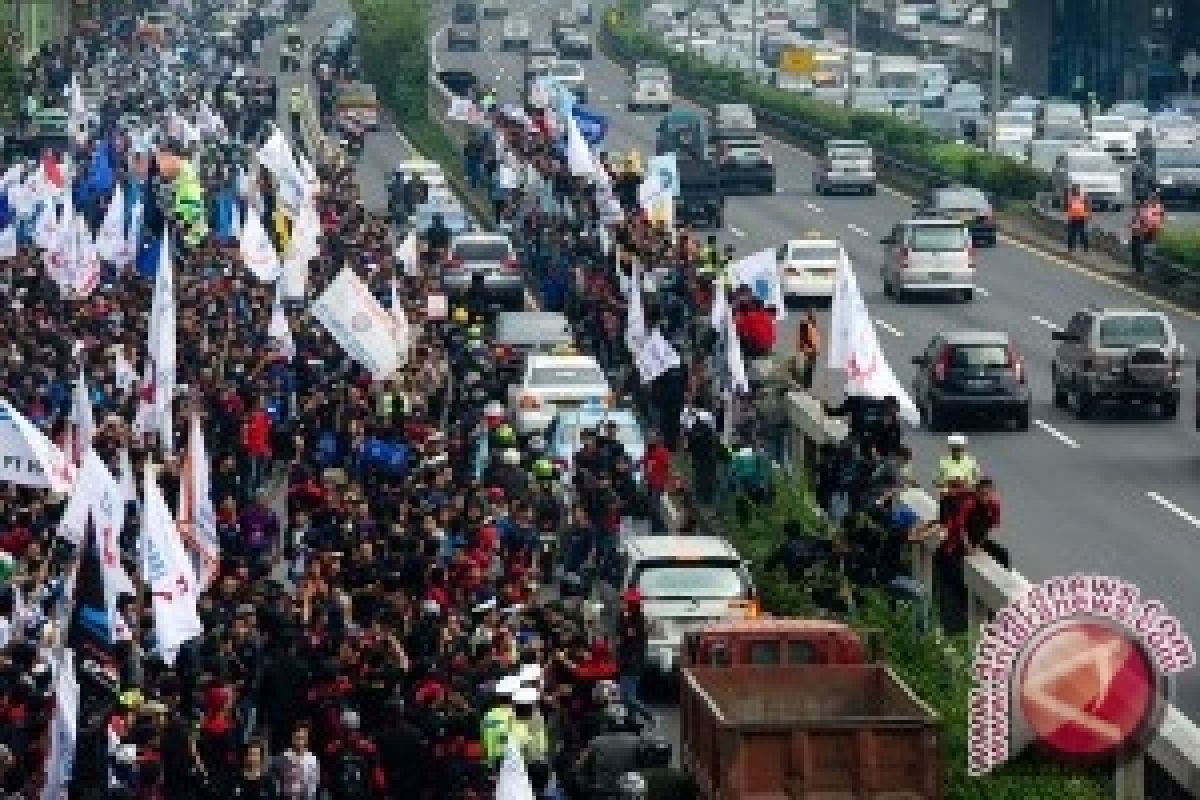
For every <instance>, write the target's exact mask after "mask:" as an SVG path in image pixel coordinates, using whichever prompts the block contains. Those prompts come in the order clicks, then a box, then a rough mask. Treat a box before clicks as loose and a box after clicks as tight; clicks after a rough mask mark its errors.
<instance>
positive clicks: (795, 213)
mask: <svg viewBox="0 0 1200 800" xmlns="http://www.w3.org/2000/svg"><path fill="white" fill-rule="evenodd" d="M558 1H559V2H563V0H558ZM554 8H555V6H554V5H553V4H552V3H551V2H548V1H547V0H536V1H535V2H532V3H530V4H529V5H528V6H526V7H525V8H524V9H522V12H523V13H525V14H526V15H527V16H528V17H529V18H530V19H531V20H533V22H534V26H535V40H537V39H538V38H546V37H547V36H548V33H547V30H546V27H547V25H548V20H549V19H551V18H552V17H553V10H554ZM597 16H599V14H597ZM500 25H501V23H499V22H495V21H486V22H484V33H485V36H484V49H483V51H482V52H478V53H446V52H445V47H444V45H445V41H444V35H439V36H438V40H437V43H436V44H437V47H436V52H437V56H436V57H437V59H438V61H439V62H440V64H441V65H442V67H443V68H465V69H470V70H472V71H474V72H476V74H478V75H479V76H480V77H481V79H482V80H483V81H490V82H494V85H495V87H496V88H497V90H498V92H499V95H500V99H501V101H502V102H503V101H514V100H516V99H517V97H518V90H519V83H520V76H521V69H522V64H521V56H520V55H519V54H517V53H503V52H500V51H499V49H498V40H499V35H500V34H499V31H500ZM585 69H586V72H587V77H588V85H589V91H590V95H591V99H592V104H593V107H595V108H597V110H599V111H601V112H602V113H605V114H607V115H608V116H609V117H610V120H611V122H610V133H609V139H608V141H607V142H606V143H605V145H604V147H605V149H607V150H609V151H610V152H624V151H627V150H628V149H630V148H637V149H638V150H639V151H640V152H641V153H643V154H647V153H651V152H652V150H653V143H654V142H653V130H654V126H655V124H656V120H657V119H658V116H657V115H654V114H630V113H627V111H626V110H625V107H624V102H625V99H626V97H627V94H628V90H629V82H628V79H627V77H626V75H625V74H624V73H623V72H622V71H621V70H620V69H619V68H618V67H617V66H615V65H614V64H612V63H610V62H608V61H606V60H604V59H603V58H601V57H599V54H597V58H596V59H595V60H593V61H590V62H585ZM771 151H772V156H773V158H774V160H775V163H776V164H777V165H778V169H779V173H778V192H777V194H776V195H775V196H771V197H752V198H733V199H731V200H730V204H729V207H728V208H727V211H726V226H727V227H726V229H725V230H724V231H723V232H722V238H723V239H724V240H725V241H728V242H731V243H733V244H734V245H735V246H736V247H737V250H738V252H739V253H741V254H748V253H751V252H754V251H757V250H759V249H762V248H767V247H775V246H777V245H779V244H780V243H781V242H783V241H784V240H786V239H788V238H791V237H796V236H800V235H803V234H804V233H805V232H808V231H821V232H824V233H826V234H828V235H831V236H834V237H837V238H839V239H841V240H842V241H843V243H844V244H845V246H846V247H847V249H848V251H849V253H850V255H851V257H852V259H853V260H854V263H855V265H856V269H857V272H858V276H859V282H860V285H861V286H862V287H863V290H864V292H865V293H866V295H867V301H868V303H869V305H870V306H871V310H872V315H873V316H874V317H875V318H876V319H877V320H878V325H879V335H880V337H881V340H882V343H883V346H884V349H885V351H886V352H887V354H888V357H889V359H890V360H891V364H892V366H893V368H894V369H895V371H896V373H897V374H898V375H899V376H900V378H901V380H903V381H905V382H907V381H908V379H909V378H910V376H911V374H912V367H911V364H910V359H911V357H912V356H913V355H915V354H916V353H918V352H919V351H920V350H921V349H922V348H923V347H924V346H925V344H926V343H927V342H928V341H929V339H930V337H931V336H932V335H934V334H935V333H937V332H939V331H944V330H954V329H988V330H1006V331H1009V332H1011V334H1012V335H1013V336H1014V337H1015V340H1016V342H1017V343H1018V345H1019V347H1020V350H1021V352H1022V354H1023V355H1024V357H1025V360H1026V364H1027V367H1028V369H1029V371H1030V373H1031V382H1032V386H1033V389H1034V396H1035V403H1034V410H1033V417H1034V419H1035V423H1034V425H1033V426H1032V428H1031V429H1030V431H1029V432H1028V433H1013V432H1002V431H986V430H980V431H971V432H970V436H971V449H972V450H973V451H974V452H975V454H976V455H977V457H979V458H980V460H981V462H982V463H983V465H984V468H985V470H986V471H987V472H988V473H990V474H992V475H994V476H995V477H996V479H997V480H998V482H999V485H1000V487H1001V489H1002V492H1003V498H1004V523H1003V532H1002V533H1001V536H1000V538H1001V539H1002V540H1003V541H1004V542H1005V543H1006V544H1007V545H1009V546H1010V547H1011V549H1012V551H1013V555H1014V559H1015V565H1016V568H1017V569H1018V570H1019V571H1021V572H1022V573H1024V574H1025V575H1026V576H1028V577H1029V578H1031V579H1035V580H1036V579H1041V578H1046V577H1049V576H1051V575H1056V574H1062V573H1067V572H1072V571H1098V572H1102V573H1107V574H1112V575H1119V576H1122V577H1124V578H1126V579H1130V580H1133V581H1136V582H1137V583H1138V584H1140V585H1141V586H1142V587H1143V589H1144V591H1145V592H1147V593H1149V594H1152V595H1155V596H1158V597H1160V598H1161V599H1163V600H1164V601H1165V602H1166V603H1167V604H1168V606H1169V607H1171V608H1172V610H1173V611H1174V612H1175V613H1176V614H1177V615H1179V616H1180V617H1181V619H1182V620H1183V622H1184V624H1185V625H1186V626H1187V628H1188V629H1189V630H1190V631H1192V632H1193V633H1194V634H1196V635H1200V585H1198V584H1197V582H1196V581H1195V580H1194V573H1193V571H1192V564H1194V560H1195V554H1196V552H1197V550H1200V500H1198V499H1197V498H1198V497H1200V494H1198V493H1197V491H1196V487H1197V483H1198V481H1200V436H1198V435H1197V434H1196V432H1195V431H1194V430H1193V428H1192V423H1191V420H1192V419H1193V415H1194V410H1193V406H1192V400H1191V397H1192V393H1193V381H1192V378H1191V376H1190V374H1189V377H1188V379H1187V383H1186V386H1185V401H1184V404H1183V409H1182V411H1181V413H1180V416H1179V420H1178V421H1173V422H1164V421H1161V420H1157V419H1149V418H1140V417H1138V416H1136V415H1129V414H1125V415H1110V416H1105V417H1102V418H1100V419H1097V420H1093V421H1088V422H1079V421H1076V420H1075V419H1074V418H1073V417H1071V416H1070V415H1069V414H1068V413H1066V412H1063V411H1059V410H1057V409H1054V408H1053V407H1052V406H1051V403H1050V385H1049V382H1050V363H1051V358H1052V355H1053V352H1054V343H1053V342H1052V341H1051V338H1050V334H1051V331H1052V330H1053V329H1054V328H1055V327H1056V326H1057V325H1062V324H1065V322H1066V320H1067V319H1068V317H1069V315H1070V314H1071V313H1072V312H1073V311H1075V310H1077V309H1079V308H1081V307H1083V306H1086V305H1089V304H1098V305H1104V306H1118V307H1130V306H1145V305H1149V306H1156V307H1162V306H1161V305H1160V304H1158V303H1157V302H1156V301H1154V300H1153V299H1152V298H1149V297H1142V296H1138V295H1137V294H1136V293H1135V292H1133V291H1130V290H1128V289H1125V288H1123V287H1121V286H1119V285H1117V284H1115V283H1114V282H1112V281H1108V280H1105V279H1103V278H1099V277H1096V276H1093V275H1091V274H1089V273H1087V272H1085V271H1082V270H1081V269H1079V268H1077V267H1074V266H1073V265H1071V264H1069V263H1066V262H1064V261H1062V260H1060V259H1057V258H1055V257H1052V256H1048V255H1044V254H1041V253H1038V252H1036V251H1033V250H1030V249H1029V248H1027V247H1024V246H1018V245H1015V244H1011V243H1007V242H1002V243H1001V245H1000V246H999V247H997V248H995V249H993V250H987V251H983V252H982V253H981V256H980V262H981V265H980V269H979V284H980V286H981V289H982V290H981V291H980V293H979V294H980V296H979V297H978V299H977V300H976V301H975V302H974V303H972V304H969V305H957V304H951V303H939V302H911V303H906V304H903V305H898V304H896V303H895V302H893V301H891V300H889V299H886V298H884V297H883V293H882V286H881V283H880V280H879V265H880V260H881V249H880V246H879V244H878V240H879V238H880V237H881V236H883V235H884V234H885V233H886V232H887V230H888V229H889V228H890V226H891V225H892V224H893V223H894V222H896V221H898V220H900V219H903V218H904V217H905V216H906V215H907V214H908V212H909V211H910V209H911V200H910V199H909V198H905V197H903V196H900V195H898V194H896V193H893V192H891V191H881V192H880V193H879V194H878V195H877V196H876V197H863V198H859V197H832V198H825V197H818V196H816V195H814V194H813V193H812V190H811V172H812V166H813V162H812V159H811V158H810V156H809V155H807V154H806V153H804V152H801V151H799V150H796V149H794V148H791V147H787V146H784V145H782V144H779V143H772V145H771ZM1166 310H1167V311H1168V312H1169V313H1170V315H1171V318H1172V319H1173V321H1174V323H1175V325H1176V326H1177V328H1178V330H1179V332H1180V335H1181V337H1182V339H1183V341H1185V342H1186V343H1187V344H1188V346H1189V348H1190V349H1191V350H1192V351H1193V352H1194V351H1195V350H1196V348H1197V347H1200V315H1198V314H1196V313H1195V312H1191V311H1187V310H1183V309H1177V308H1169V307H1168V308H1166ZM795 318H796V315H793V317H792V320H793V321H794V319H795ZM793 321H790V322H789V323H788V325H787V331H785V334H784V335H783V336H781V341H782V342H784V343H785V345H787V346H790V343H791V342H792V341H793V340H794V337H793V336H792V335H791V331H792V330H793V324H794V322H793ZM1189 373H1190V370H1189ZM835 384H836V381H835V380H834V379H833V376H830V375H822V376H821V377H820V380H819V384H818V389H819V390H820V392H821V393H822V394H824V395H825V396H826V397H827V398H829V399H836V398H837V396H838V394H839V387H838V386H837V385H835ZM910 442H911V446H912V447H913V449H914V453H915V456H916V466H917V474H918V475H922V476H928V475H929V474H931V472H932V468H933V464H934V462H935V460H936V458H937V457H938V456H939V455H940V454H941V453H942V451H943V437H942V436H940V435H936V436H935V435H931V434H928V433H926V432H924V431H917V432H913V433H912V434H911V436H910ZM1179 690H1180V691H1179V701H1180V705H1181V706H1182V708H1183V709H1184V711H1185V712H1188V713H1189V714H1190V715H1193V716H1194V715H1195V712H1197V711H1200V676H1198V675H1196V674H1192V675H1185V676H1184V677H1183V679H1182V680H1181V681H1180V685H1179Z"/></svg>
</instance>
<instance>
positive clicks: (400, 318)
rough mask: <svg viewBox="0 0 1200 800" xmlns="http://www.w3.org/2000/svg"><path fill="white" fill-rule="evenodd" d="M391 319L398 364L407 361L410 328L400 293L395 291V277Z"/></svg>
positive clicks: (393, 279)
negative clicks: (394, 327) (393, 324)
mask: <svg viewBox="0 0 1200 800" xmlns="http://www.w3.org/2000/svg"><path fill="white" fill-rule="evenodd" d="M391 312H392V321H393V322H394V323H395V325H396V358H397V359H399V361H400V366H402V367H403V366H404V365H405V364H407V363H408V352H409V349H410V348H411V347H412V330H411V329H410V327H409V324H408V314H406V313H404V306H403V305H402V304H401V303H400V294H399V293H398V292H397V291H396V279H395V278H392V308H391Z"/></svg>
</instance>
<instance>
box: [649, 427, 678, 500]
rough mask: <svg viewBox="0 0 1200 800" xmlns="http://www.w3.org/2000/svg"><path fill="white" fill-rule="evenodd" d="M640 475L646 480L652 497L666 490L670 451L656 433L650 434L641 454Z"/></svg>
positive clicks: (668, 478)
mask: <svg viewBox="0 0 1200 800" xmlns="http://www.w3.org/2000/svg"><path fill="white" fill-rule="evenodd" d="M642 477H643V478H644V479H645V481H646V489H647V490H648V491H649V492H650V494H651V495H652V496H653V497H658V496H659V495H661V494H662V493H663V492H665V491H666V490H667V484H668V483H669V482H670V479H671V451H670V450H668V449H667V446H666V445H665V444H663V442H662V437H661V436H659V435H658V434H657V433H652V434H650V444H649V446H647V447H646V453H645V455H643V456H642Z"/></svg>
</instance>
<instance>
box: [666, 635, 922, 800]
mask: <svg viewBox="0 0 1200 800" xmlns="http://www.w3.org/2000/svg"><path fill="white" fill-rule="evenodd" d="M719 628H725V630H723V631H722V630H719ZM722 642H723V643H724V644H723V645H722ZM772 643H774V644H772ZM688 644H692V645H694V646H695V649H691V650H690V651H689V652H688V653H686V654H685V656H684V658H685V659H687V663H685V664H684V666H683V670H682V681H681V686H680V701H679V728H680V745H681V761H682V766H683V768H684V769H685V770H686V771H687V772H688V773H689V775H690V776H691V778H692V780H693V781H694V782H695V785H696V787H697V788H698V790H699V796H700V797H701V798H705V800H818V798H820V800H832V799H833V798H846V799H847V800H849V799H850V798H854V800H885V799H886V800H940V799H941V798H942V796H943V786H942V783H943V775H942V765H941V755H940V752H939V749H938V729H939V726H940V722H939V720H938V718H937V716H936V715H935V714H934V713H933V712H932V711H931V710H930V709H929V708H928V707H927V706H926V705H925V704H924V703H923V702H922V701H921V700H920V699H919V698H918V697H916V696H915V695H914V694H913V693H912V692H911V691H910V690H909V689H908V687H906V686H905V685H904V684H903V682H901V681H900V679H899V678H898V677H897V676H896V674H895V673H894V672H893V671H892V670H891V669H890V668H889V667H887V666H886V665H883V664H866V663H862V661H863V659H864V656H865V648H864V647H863V646H862V643H861V640H859V639H858V637H857V635H856V634H855V633H854V632H853V631H852V630H850V629H849V628H846V627H845V626H842V625H839V624H838V623H830V622H825V621H807V620H762V621H753V622H751V623H749V624H744V623H736V624H735V623H729V624H726V625H722V626H709V627H707V628H705V629H703V630H700V631H696V632H694V633H693V635H692V636H691V637H690V638H689V641H688ZM685 650H689V648H687V647H685ZM722 653H724V655H722ZM776 655H778V656H779V658H776ZM714 656H715V657H714Z"/></svg>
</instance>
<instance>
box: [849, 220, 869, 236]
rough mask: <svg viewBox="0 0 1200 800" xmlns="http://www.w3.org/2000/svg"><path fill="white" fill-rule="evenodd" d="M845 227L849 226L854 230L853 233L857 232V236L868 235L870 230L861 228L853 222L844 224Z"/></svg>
mask: <svg viewBox="0 0 1200 800" xmlns="http://www.w3.org/2000/svg"><path fill="white" fill-rule="evenodd" d="M846 227H847V228H849V229H850V230H852V231H854V232H855V233H857V234H858V235H859V236H870V235H871V232H870V231H869V230H867V229H866V228H863V227H861V226H859V225H855V224H854V223H853V222H851V223H848V224H847V225H846Z"/></svg>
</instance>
